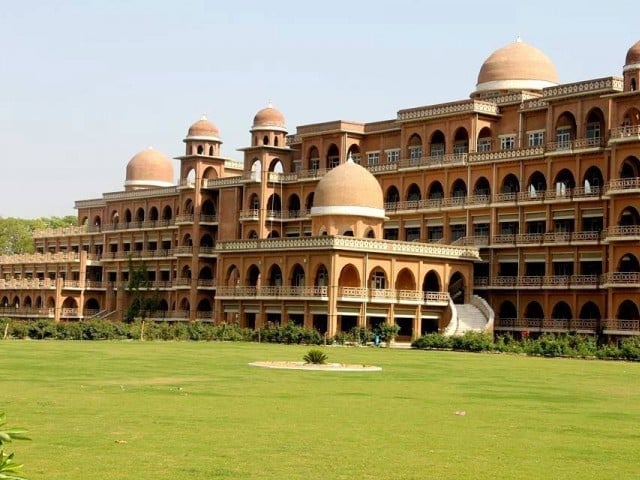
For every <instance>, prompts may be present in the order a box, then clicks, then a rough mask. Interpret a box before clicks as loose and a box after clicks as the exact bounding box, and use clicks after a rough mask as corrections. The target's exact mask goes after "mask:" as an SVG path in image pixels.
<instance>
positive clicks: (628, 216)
mask: <svg viewBox="0 0 640 480" xmlns="http://www.w3.org/2000/svg"><path fill="white" fill-rule="evenodd" d="M618 225H619V226H621V227H623V226H624V227H626V226H630V225H640V214H639V213H638V210H637V209H636V208H635V207H631V206H627V207H625V208H624V210H622V212H621V213H620V218H619V220H618Z"/></svg>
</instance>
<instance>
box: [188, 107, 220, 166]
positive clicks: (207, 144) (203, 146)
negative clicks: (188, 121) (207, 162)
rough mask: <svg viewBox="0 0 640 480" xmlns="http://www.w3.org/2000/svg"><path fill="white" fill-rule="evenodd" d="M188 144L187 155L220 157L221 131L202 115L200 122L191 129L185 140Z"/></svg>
mask: <svg viewBox="0 0 640 480" xmlns="http://www.w3.org/2000/svg"><path fill="white" fill-rule="evenodd" d="M184 143H186V144H187V150H186V152H185V155H204V156H208V157H217V156H219V155H220V145H221V144H222V140H220V130H218V127H216V126H215V125H214V124H213V123H212V122H210V121H209V120H208V119H207V116H206V115H202V117H201V118H200V120H198V121H197V122H195V123H194V124H193V125H191V126H190V127H189V131H188V132H187V136H186V137H185V139H184Z"/></svg>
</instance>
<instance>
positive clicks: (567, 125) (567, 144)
mask: <svg viewBox="0 0 640 480" xmlns="http://www.w3.org/2000/svg"><path fill="white" fill-rule="evenodd" d="M555 130H556V147H557V149H558V150H562V149H566V148H571V141H572V140H574V139H575V138H576V118H575V117H574V115H573V113H571V112H569V111H564V112H562V113H561V114H560V115H559V116H558V119H557V120H556V128H555Z"/></svg>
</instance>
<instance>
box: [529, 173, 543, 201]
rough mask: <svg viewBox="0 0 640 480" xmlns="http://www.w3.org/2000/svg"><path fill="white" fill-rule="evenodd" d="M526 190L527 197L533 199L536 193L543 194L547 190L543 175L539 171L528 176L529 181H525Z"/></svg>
mask: <svg viewBox="0 0 640 480" xmlns="http://www.w3.org/2000/svg"><path fill="white" fill-rule="evenodd" d="M527 188H528V190H529V196H530V197H532V198H533V197H535V196H536V195H537V194H538V193H541V194H544V192H545V191H546V190H547V179H546V178H545V176H544V174H543V173H542V172H540V171H539V170H536V171H535V172H533V173H532V174H531V175H529V180H528V181H527Z"/></svg>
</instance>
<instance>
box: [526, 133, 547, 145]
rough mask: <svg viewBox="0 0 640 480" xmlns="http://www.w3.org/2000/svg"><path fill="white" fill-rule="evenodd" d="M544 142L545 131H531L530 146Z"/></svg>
mask: <svg viewBox="0 0 640 480" xmlns="http://www.w3.org/2000/svg"><path fill="white" fill-rule="evenodd" d="M543 144H544V132H543V131H537V132H529V146H530V147H540V146H541V145H543Z"/></svg>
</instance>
